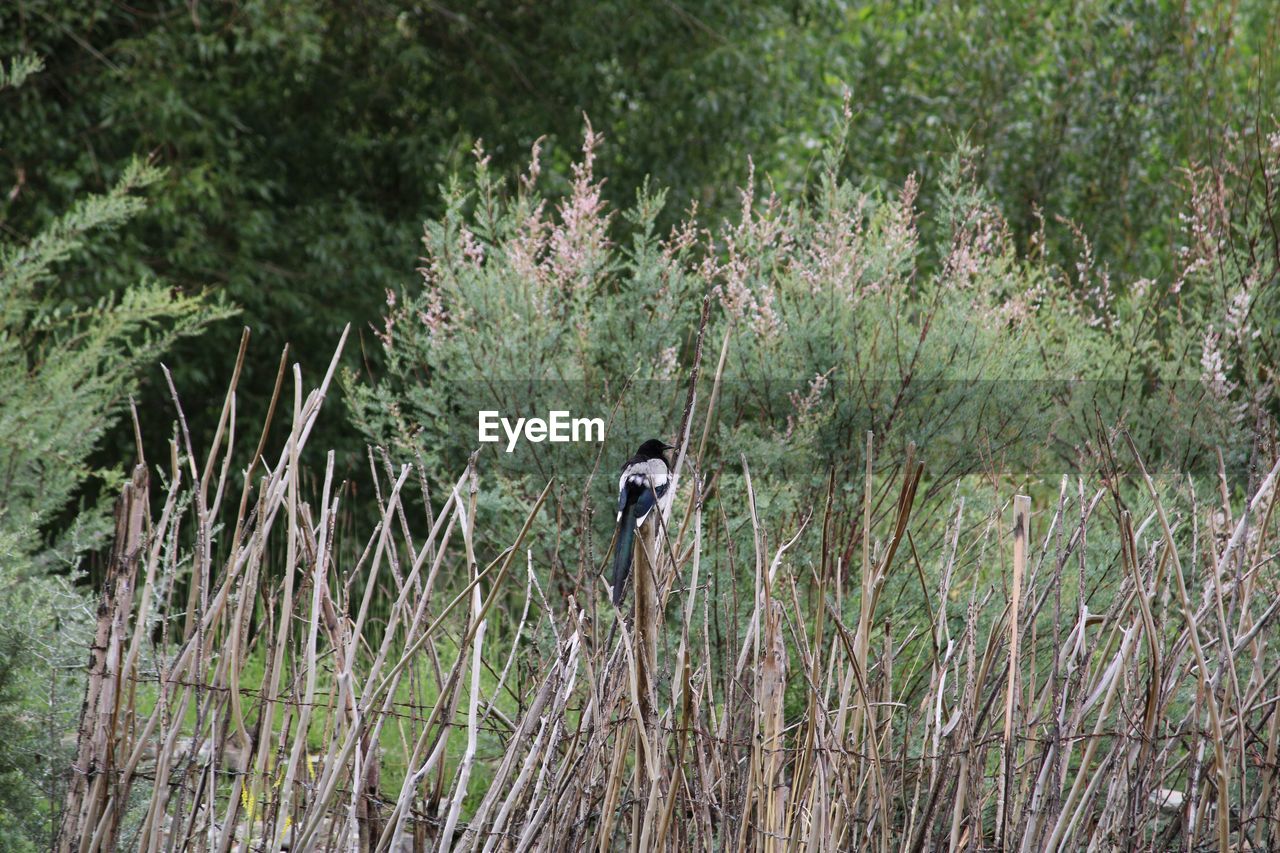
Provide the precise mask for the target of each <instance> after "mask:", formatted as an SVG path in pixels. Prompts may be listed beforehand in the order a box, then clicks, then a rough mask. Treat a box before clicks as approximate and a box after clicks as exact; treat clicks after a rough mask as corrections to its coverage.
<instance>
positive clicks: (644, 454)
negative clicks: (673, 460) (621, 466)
mask: <svg viewBox="0 0 1280 853" xmlns="http://www.w3.org/2000/svg"><path fill="white" fill-rule="evenodd" d="M674 448H675V445H674V444H667V443H666V442H665V441H662V440H661V439H657V438H651V439H649V440H648V441H646V442H645V443H644V444H642V445H640V449H639V450H637V451H636V457H637V458H639V459H664V460H665V459H666V456H665V455H664V454H665V453H666V452H667V451H668V450H673V449H674Z"/></svg>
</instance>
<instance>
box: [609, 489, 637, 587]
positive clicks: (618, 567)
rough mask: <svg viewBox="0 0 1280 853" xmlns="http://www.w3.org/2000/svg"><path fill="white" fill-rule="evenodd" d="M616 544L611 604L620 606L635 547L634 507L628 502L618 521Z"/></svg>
mask: <svg viewBox="0 0 1280 853" xmlns="http://www.w3.org/2000/svg"><path fill="white" fill-rule="evenodd" d="M617 539H618V541H617V544H616V545H615V547H614V549H613V603H614V604H615V605H617V606H619V607H621V606H622V594H623V592H625V591H626V588H627V573H628V572H630V571H631V552H632V550H634V549H635V545H636V505H635V504H634V503H632V502H630V501H628V502H627V505H626V507H624V508H623V510H622V517H621V518H619V519H618V536H617Z"/></svg>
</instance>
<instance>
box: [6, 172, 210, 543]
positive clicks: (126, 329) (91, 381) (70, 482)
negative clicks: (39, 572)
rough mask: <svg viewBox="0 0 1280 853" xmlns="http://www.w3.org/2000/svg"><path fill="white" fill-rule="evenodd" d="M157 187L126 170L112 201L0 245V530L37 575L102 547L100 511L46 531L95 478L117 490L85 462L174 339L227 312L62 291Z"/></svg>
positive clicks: (100, 200)
mask: <svg viewBox="0 0 1280 853" xmlns="http://www.w3.org/2000/svg"><path fill="white" fill-rule="evenodd" d="M160 178H161V172H159V171H158V170H156V169H155V168H154V167H151V166H148V165H146V164H144V163H141V162H139V161H134V162H133V163H132V164H131V165H130V166H129V167H128V168H127V169H126V170H125V172H124V174H123V176H122V177H121V180H120V181H119V182H118V183H117V184H116V185H115V186H114V187H113V188H112V189H111V191H110V192H108V193H106V194H104V195H91V196H88V197H86V198H85V199H83V200H81V201H80V202H78V203H77V204H76V205H74V206H73V207H72V208H71V210H70V211H68V212H67V213H66V214H64V215H63V216H61V217H59V218H58V219H56V220H55V221H54V222H52V223H51V224H50V225H49V226H48V227H47V228H45V229H44V230H43V231H41V232H40V233H39V234H38V235H36V236H35V237H34V238H33V239H31V240H30V241H28V242H26V243H24V244H6V245H0V294H2V295H3V310H2V311H0V383H3V386H4V387H5V389H6V394H5V397H4V399H3V400H2V401H0V526H2V527H3V528H4V529H6V530H8V531H10V532H11V533H12V534H13V535H15V536H17V537H18V540H17V547H19V548H21V550H22V551H23V552H24V553H26V554H27V555H28V557H29V559H31V560H32V561H34V563H36V564H38V565H39V566H41V567H42V568H52V567H55V565H58V564H61V565H71V564H73V563H74V560H75V558H76V556H77V555H79V554H81V553H83V552H85V551H86V550H89V549H91V548H95V547H101V545H102V542H103V535H104V533H105V528H104V524H105V521H106V518H105V512H103V511H101V508H95V509H91V510H89V511H85V512H77V513H75V514H74V515H73V516H72V518H74V521H73V522H72V523H71V524H69V525H67V524H62V525H59V529H58V530H57V531H51V522H53V521H54V520H55V519H56V518H58V517H59V516H60V514H63V513H65V512H66V511H67V510H68V508H69V507H68V504H69V502H70V501H71V500H72V499H74V498H76V497H77V496H78V495H80V494H82V489H83V487H84V486H85V484H86V482H87V481H89V480H91V479H93V478H98V479H101V480H103V485H104V486H105V489H104V491H105V493H106V494H107V495H113V494H114V493H115V491H116V486H117V485H118V484H119V482H120V480H119V478H120V476H121V473H120V471H119V469H113V470H108V471H102V472H99V471H95V470H93V468H92V466H91V464H90V457H91V455H92V453H93V452H94V450H95V448H96V447H97V445H98V443H99V441H100V440H101V439H102V436H103V435H104V434H105V433H106V432H107V430H108V429H110V427H111V426H112V424H113V423H114V422H115V420H116V419H117V418H118V417H119V416H120V414H122V412H123V411H124V408H125V405H126V403H127V401H128V400H129V398H130V396H131V395H132V394H134V393H136V389H137V386H138V379H139V377H140V376H141V375H142V374H143V373H144V372H146V371H150V370H152V369H154V365H155V363H156V361H157V360H158V358H159V357H160V355H161V354H162V353H163V352H165V351H166V350H167V349H169V348H170V347H171V346H172V345H173V343H174V342H175V341H177V340H179V339H180V338H183V337H187V336H190V335H192V334H194V333H195V332H197V331H198V330H199V329H200V328H201V327H202V326H204V325H205V324H206V323H208V322H209V321H211V320H213V319H216V318H220V317H225V316H227V315H228V312H227V311H226V309H223V308H214V309H212V310H211V309H210V308H209V307H208V306H207V305H206V302H205V300H204V299H203V298H202V297H197V296H184V295H181V294H175V293H173V292H171V291H170V290H169V289H168V288H167V287H165V286H163V285H161V284H159V283H158V282H154V281H143V282H141V283H139V284H137V285H134V286H132V287H129V288H126V289H125V290H123V291H122V292H120V293H119V294H114V295H107V296H101V297H98V298H96V299H94V300H92V301H85V300H84V299H75V298H73V297H72V296H70V295H68V294H67V293H65V292H64V291H63V289H62V288H61V287H60V286H59V285H60V283H61V280H60V278H59V276H58V267H59V266H60V265H62V264H65V263H66V262H67V261H68V259H70V258H72V257H74V256H75V255H76V254H77V253H78V252H81V251H83V250H84V248H85V245H86V243H87V242H88V241H89V238H90V236H91V235H92V234H93V233H94V232H99V233H100V232H103V231H109V230H110V229H113V228H117V227H119V226H120V225H121V224H122V223H124V222H125V221H127V220H128V219H129V218H131V217H132V216H135V215H136V214H137V213H138V212H139V211H140V210H141V209H142V204H143V203H142V200H141V198H139V197H138V196H137V195H135V194H134V193H135V192H136V191H137V190H139V189H141V188H144V187H146V186H148V185H150V184H153V183H155V182H156V181H157V180H159V179H160ZM64 520H65V519H64ZM50 532H53V534H54V536H53V538H52V539H51V540H49V541H44V540H45V534H46V533H50Z"/></svg>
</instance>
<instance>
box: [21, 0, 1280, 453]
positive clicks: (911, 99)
mask: <svg viewBox="0 0 1280 853" xmlns="http://www.w3.org/2000/svg"><path fill="white" fill-rule="evenodd" d="M1272 13H1273V9H1272V8H1271V4H1270V3H1269V2H1266V0H1245V2H1242V3H1239V4H1230V5H1229V4H1223V3H1220V2H1216V0H1197V2H1193V3H1189V4H1173V3H1167V2H1159V1H1158V0H1129V2H1118V3H1097V2H1089V3H1076V4H1061V3H1048V2H1036V3H1032V4H1027V3H1025V2H1023V0H1016V1H1015V0H996V1H995V2H986V3H977V4H954V3H950V4H948V3H926V4H905V5H904V4H901V3H893V2H879V1H878V0H877V2H867V3H856V4H845V3H836V2H830V0H803V2H799V3H789V4H776V3H769V2H750V3H732V4H726V3H716V2H709V0H706V1H704V0H699V2H692V3H679V4H653V3H647V2H634V0H612V1H611V2H604V3H601V2H595V0H590V2H587V0H555V2H547V3H542V2H539V3H532V2H515V3H512V2H497V0H478V2H473V3H468V4H464V5H463V6H450V5H448V4H444V5H442V4H425V5H424V4H416V3H408V2H404V0H368V2H362V3H359V4H351V3H345V2H342V3H340V2H333V0H289V2H284V3H264V2H257V0H253V2H241V3H234V4H204V5H201V6H197V7H192V6H190V5H189V4H185V3H178V2H174V0H157V2H154V3H149V4H147V3H144V4H142V6H137V5H136V4H135V5H128V4H125V5H121V4H103V3H100V2H97V0H72V2H51V1H50V0H21V2H18V3H12V4H7V5H5V6H4V7H3V8H0V56H3V55H10V54H37V55H40V56H43V57H45V59H46V62H47V65H48V70H47V72H46V73H45V74H42V75H39V76H38V77H37V78H36V79H35V80H34V81H32V82H31V84H30V85H28V86H26V87H24V88H23V89H21V90H15V91H12V92H6V93H5V94H4V95H3V96H0V139H3V144H4V149H5V156H4V158H0V186H3V187H4V188H5V197H4V200H3V201H0V219H2V220H3V221H4V224H5V226H6V228H8V229H10V230H12V231H14V232H17V233H19V234H24V235H30V234H34V233H36V232H38V231H39V230H40V228H41V227H42V226H43V225H45V224H47V223H48V222H50V221H52V220H53V219H54V218H56V217H57V216H59V215H60V213H61V211H63V210H65V209H67V208H68V207H69V206H70V205H71V204H72V203H73V201H74V200H75V199H76V198H78V197H80V196H81V195H83V194H84V193H85V192H100V193H101V192H105V191H107V189H108V188H109V187H111V186H112V185H114V183H115V182H116V181H117V180H118V179H119V177H120V173H119V170H118V167H117V165H116V164H120V163H124V162H126V161H127V160H128V158H130V157H132V156H135V155H138V154H142V153H146V152H154V153H155V154H156V156H157V157H158V158H159V161H160V162H161V163H162V164H163V165H164V166H165V167H166V168H167V172H166V177H165V178H164V179H163V183H162V185H161V186H158V187H157V188H156V190H155V192H154V193H153V199H154V203H153V205H152V207H151V209H150V210H149V211H148V212H147V213H146V214H144V215H142V216H139V217H138V218H137V219H136V220H135V221H134V222H133V223H132V224H131V225H130V226H128V227H127V228H124V229H121V230H120V231H119V232H117V233H116V234H114V235H113V236H112V237H111V238H110V239H104V240H101V241H99V242H98V243H96V244H95V245H94V246H93V247H91V249H90V250H89V251H88V252H86V253H85V254H84V255H82V256H81V260H80V261H79V262H78V263H76V265H75V267H74V273H75V274H74V275H73V276H69V278H70V279H71V281H69V282H68V287H69V288H73V291H71V292H74V293H75V295H76V296H77V297H83V298H87V299H90V300H93V299H97V298H101V297H103V296H107V295H112V294H117V295H118V294H119V293H120V292H122V291H123V290H124V289H125V288H126V287H128V286H131V285H132V284H133V283H135V282H136V281H138V280H139V279H140V278H143V277H144V276H146V275H154V276H156V277H158V278H161V279H163V280H164V281H166V282H168V283H170V284H171V285H172V286H175V287H177V288H179V289H181V290H183V291H184V292H198V291H201V290H204V289H205V288H213V289H215V290H216V291H217V292H219V293H221V294H224V295H225V296H227V297H228V299H229V300H230V301H231V302H233V303H235V304H236V305H238V306H240V307H242V308H243V310H244V315H245V319H246V323H247V324H248V325H249V326H251V327H252V329H253V331H254V334H255V340H256V345H255V351H256V352H262V351H265V352H275V351H278V349H279V348H280V347H281V346H283V345H284V344H285V343H286V342H289V343H291V344H292V345H293V352H294V355H293V358H295V359H297V360H299V361H301V362H302V364H303V367H304V369H308V371H309V372H311V370H312V369H314V368H316V367H317V366H318V365H321V364H323V362H324V360H325V359H326V358H327V357H328V354H329V352H330V351H331V347H332V344H333V341H334V340H335V338H336V336H337V334H338V332H339V331H340V330H341V328H342V327H343V326H344V325H345V324H346V323H347V322H349V321H350V322H353V323H354V324H355V327H356V328H357V329H358V330H363V329H365V328H367V325H368V324H369V323H371V322H376V318H377V315H378V311H379V306H380V302H381V299H382V295H383V293H384V292H385V290H386V289H388V288H397V287H399V286H402V285H403V284H404V282H405V281H406V279H408V278H409V277H410V276H411V272H410V271H411V269H412V267H413V265H414V253H413V252H412V249H411V246H412V240H413V236H414V233H415V231H416V229H417V223H418V222H419V221H421V220H422V219H423V218H424V217H427V218H432V219H435V218H437V217H440V216H442V215H443V214H444V212H445V210H446V208H447V206H448V204H449V199H448V197H447V194H446V192H442V191H440V187H442V186H445V187H447V182H448V176H449V175H450V174H452V173H453V172H455V171H456V170H457V169H458V168H459V167H460V166H461V165H462V163H463V159H464V157H465V153H466V151H467V150H468V149H469V147H470V146H471V143H472V140H474V139H476V138H481V139H483V140H485V144H486V150H487V151H488V152H489V153H490V156H492V157H493V166H494V168H495V169H497V170H500V171H503V172H506V171H510V170H513V169H515V168H516V167H517V165H518V163H519V162H520V160H521V158H523V157H524V155H525V152H527V151H528V149H529V147H530V146H531V145H532V143H533V142H534V140H535V139H539V138H544V139H545V143H544V149H545V150H546V152H547V159H548V166H549V169H548V178H549V180H548V181H547V186H546V187H545V188H544V190H545V192H546V193H547V194H548V196H550V197H552V198H555V197H559V196H561V195H563V194H565V193H567V192H569V191H570V187H569V180H570V178H569V172H568V166H569V163H570V162H571V160H572V156H573V154H572V150H573V147H574V145H573V140H574V139H575V137H576V135H577V133H578V129H579V127H580V124H581V120H582V115H583V114H584V113H586V114H587V115H589V116H590V117H591V119H592V121H593V122H594V123H595V126H596V127H597V128H600V129H601V130H602V131H603V132H604V133H605V134H607V136H608V138H609V139H610V141H611V145H610V146H609V147H608V148H606V149H604V150H602V151H601V153H600V158H601V159H600V162H599V164H598V165H599V168H600V171H601V172H602V173H604V174H608V175H609V176H610V181H609V183H608V184H606V185H605V187H604V190H603V193H604V197H605V198H606V200H607V201H609V203H610V204H611V205H612V206H613V208H614V209H622V208H625V207H627V206H628V205H629V204H630V201H631V198H632V197H633V196H634V193H635V191H636V189H637V188H639V187H641V186H642V185H643V183H644V181H645V178H646V177H651V178H652V179H653V181H654V183H655V185H657V186H662V187H664V188H665V189H666V204H665V205H663V207H662V208H661V209H660V211H659V213H658V214H657V219H656V224H657V226H658V227H659V229H660V230H665V229H666V228H667V227H668V226H670V225H672V224H674V223H676V222H678V221H680V220H681V219H682V218H683V217H684V215H685V213H686V212H687V211H688V210H689V208H690V206H691V205H693V204H697V205H698V209H699V210H700V211H701V212H702V215H703V217H704V218H705V219H706V221H712V222H714V221H715V220H716V219H717V218H718V217H719V216H722V215H725V214H729V213H731V212H732V210H733V209H734V207H735V206H736V196H735V194H734V192H733V189H732V188H733V187H734V186H736V185H737V184H738V183H740V182H741V180H742V176H743V174H744V172H745V170H746V164H747V160H748V158H749V157H750V158H754V162H755V164H756V166H757V168H758V170H759V173H760V174H761V175H767V176H768V178H769V180H770V181H771V182H772V184H773V185H774V186H775V187H777V188H778V189H779V191H780V192H783V193H784V194H785V195H786V196H787V197H788V198H795V197H797V196H798V195H799V194H800V193H802V192H803V191H805V188H806V187H812V186H816V183H817V182H816V180H814V179H813V178H814V173H815V171H819V170H820V169H821V168H822V167H821V164H820V156H819V155H820V151H821V149H822V147H823V140H824V139H826V138H827V137H828V136H829V134H830V132H831V130H832V129H833V128H834V127H835V126H836V125H838V124H839V123H840V115H839V104H840V100H841V93H842V90H843V87H844V86H845V85H847V86H848V88H849V90H850V91H851V92H852V107H853V109H854V121H853V122H852V124H851V127H850V130H849V137H848V144H847V147H846V148H847V153H846V156H845V158H844V160H843V161H842V162H841V164H840V172H841V174H842V176H844V177H846V178H849V179H851V180H852V182H853V183H854V184H855V185H857V186H864V185H866V186H868V187H871V188H875V189H877V190H878V191H880V192H892V188H894V187H899V186H902V185H903V184H904V183H905V182H906V180H907V178H908V176H909V175H911V174H912V173H915V174H917V175H918V176H919V178H920V183H921V193H922V195H921V198H920V203H921V206H922V207H923V208H925V209H930V210H932V209H935V208H936V207H937V206H938V204H939V203H940V202H941V199H940V198H938V197H937V196H935V195H934V194H935V193H936V192H938V191H939V190H940V188H941V186H942V182H941V181H940V180H939V174H938V173H937V171H936V168H937V165H938V164H940V163H941V162H943V161H944V160H945V159H946V157H947V156H949V155H950V154H952V153H953V152H954V151H955V148H956V144H957V140H958V139H961V138H967V139H968V140H969V141H970V142H971V143H972V144H973V145H974V146H975V148H976V149H977V150H979V151H981V152H982V157H981V159H980V160H979V161H978V162H977V163H976V164H975V168H976V171H975V178H976V179H977V181H978V182H979V183H980V184H981V185H982V186H983V187H984V188H985V189H986V190H987V192H988V193H989V196H990V197H991V199H992V200H993V202H994V203H995V205H996V206H997V207H998V208H999V209H1000V210H1001V212H1002V215H1003V216H1004V218H1005V221H1006V222H1007V223H1008V225H1009V229H1010V232H1011V236H1012V239H1013V241H1014V244H1015V245H1016V246H1017V247H1018V248H1019V250H1020V251H1026V250H1027V248H1028V245H1029V244H1030V242H1031V241H1032V239H1033V238H1035V237H1037V235H1041V221H1040V215H1041V213H1040V212H1041V211H1042V210H1043V211H1050V212H1051V213H1052V214H1056V215H1057V216H1061V217H1062V218H1063V221H1059V220H1058V219H1057V218H1056V217H1055V216H1053V215H1050V216H1047V217H1046V221H1045V222H1044V228H1043V234H1042V235H1041V236H1042V238H1043V239H1042V242H1041V244H1040V245H1039V246H1038V248H1037V249H1036V250H1038V251H1042V252H1045V253H1046V254H1047V256H1048V258H1049V259H1050V261H1051V262H1053V263H1056V264H1060V265H1065V264H1067V263H1070V262H1072V261H1073V259H1074V258H1075V257H1076V255H1077V253H1078V240H1077V237H1076V234H1075V233H1074V232H1073V230H1072V227H1071V225H1070V224H1069V223H1072V222H1074V223H1077V224H1078V225H1079V227H1080V229H1081V232H1082V233H1083V234H1085V235H1087V236H1088V237H1089V239H1090V240H1091V241H1092V243H1093V245H1094V247H1095V253H1096V255H1097V256H1098V257H1100V258H1105V259H1106V260H1107V262H1108V263H1109V264H1110V266H1111V268H1112V270H1113V271H1114V272H1115V274H1116V275H1117V276H1120V275H1123V276H1127V277H1130V278H1137V277H1141V276H1147V277H1155V276H1158V275H1161V274H1167V273H1168V272H1169V271H1170V270H1171V269H1172V268H1173V267H1174V266H1175V263H1176V255H1177V245H1178V244H1177V242H1176V241H1175V239H1174V235H1175V234H1176V233H1177V230H1178V225H1179V223H1178V220H1177V216H1178V214H1179V212H1180V210H1181V209H1182V203H1183V201H1184V196H1185V187H1184V186H1183V185H1182V183H1181V182H1180V181H1179V180H1178V178H1179V174H1180V173H1179V170H1180V169H1181V168H1183V167H1185V166H1188V165H1190V164H1193V163H1204V162H1211V161H1213V160H1214V159H1215V158H1216V156H1217V155H1218V153H1219V151H1220V148H1221V145H1222V140H1223V138H1224V133H1223V131H1224V130H1228V129H1229V130H1231V131H1233V132H1236V133H1239V134H1240V135H1242V136H1243V137H1246V138H1248V137H1249V136H1250V135H1251V134H1252V133H1253V132H1254V131H1256V130H1258V128H1257V127H1255V126H1254V122H1253V121H1252V110H1253V105H1255V104H1258V103H1273V102H1275V100H1276V95H1277V91H1276V85H1277V80H1278V79H1280V75H1277V73H1276V71H1277V63H1276V57H1275V55H1274V51H1273V49H1272V47H1271V45H1270V40H1269V36H1268V33H1270V32H1271V30H1270V28H1269V24H1270V21H1271V16H1272ZM1261 130H1262V132H1264V133H1265V132H1266V128H1265V127H1263V128H1261ZM922 227H923V228H924V229H925V233H924V234H923V235H922V236H923V238H924V239H923V245H924V246H925V247H926V248H927V249H929V250H930V251H932V247H933V246H935V245H938V244H940V243H941V242H943V241H944V240H945V238H946V236H947V234H946V232H945V230H944V224H943V223H942V222H941V220H938V219H936V218H931V219H928V220H925V221H924V222H923V223H922ZM940 262H941V257H939V256H935V255H933V254H926V255H924V257H923V258H922V264H923V267H924V268H925V269H929V270H932V268H933V266H934V265H936V264H937V263H940ZM237 337H238V329H234V328H231V327H230V326H228V327H225V328H219V329H214V330H213V331H212V334H211V337H209V338H207V339H206V340H205V341H203V342H202V343H201V344H200V345H198V346H197V345H195V344H191V343H188V344H185V345H181V344H180V345H179V349H178V350H177V352H178V354H179V356H180V357H178V358H176V359H175V362H176V364H177V368H176V369H177V384H178V386H179V387H180V388H182V389H183V390H184V391H185V392H187V393H191V394H196V395H200V394H207V393H214V392H215V390H216V389H220V388H221V387H222V383H223V382H224V381H225V371H224V369H223V367H222V365H223V364H224V362H225V361H227V359H228V358H229V355H230V353H232V352H234V351H235V345H236V339H237ZM354 349H355V348H353V350H354ZM378 353H379V349H378V347H376V345H374V344H373V342H372V341H367V342H366V346H365V347H364V349H363V351H362V357H363V358H364V359H365V360H366V361H365V363H364V364H363V367H364V368H365V369H367V370H368V371H369V372H370V373H372V374H376V373H377V371H378V370H379V367H380V365H379V363H378V361H377V355H378ZM274 366H275V362H274V360H273V359H272V358H270V357H268V358H263V359H251V360H250V361H249V363H248V364H247V365H246V373H245V375H244V377H243V378H242V382H241V386H240V387H241V400H240V403H241V407H242V409H243V410H244V412H245V413H246V415H248V416H251V417H255V418H256V417H258V416H261V414H262V413H263V412H264V410H265V408H266V404H267V400H268V397H269V393H270V390H271V384H272V379H273V377H274ZM141 393H142V394H143V395H144V396H143V400H144V402H145V405H143V406H142V418H143V420H144V426H145V427H146V429H145V432H146V433H147V434H149V435H152V436H163V435H165V434H166V431H167V420H166V419H167V415H163V414H157V415H155V416H153V415H152V414H151V412H152V411H156V412H162V411H163V408H164V407H163V406H162V405H160V404H159V403H160V401H162V400H163V399H164V396H165V394H164V389H163V388H162V387H160V386H159V385H158V384H149V385H148V384H144V386H143V388H142V390H141ZM193 428H195V429H196V432H197V435H196V441H197V444H201V443H202V442H201V440H200V432H201V425H200V424H199V423H197V424H193ZM211 428H212V427H211V426H209V425H205V426H204V429H206V430H207V429H211ZM320 428H321V430H322V431H323V433H322V435H321V438H322V443H324V444H326V445H328V444H335V443H336V444H338V445H340V447H342V448H344V449H345V450H346V454H345V457H346V458H347V460H348V462H349V461H350V460H351V459H352V458H357V459H358V458H359V457H360V456H361V455H362V454H361V453H360V451H359V441H358V440H353V437H352V436H351V434H350V431H349V430H347V429H346V428H345V427H344V426H342V425H341V424H340V423H339V422H336V421H333V420H328V421H325V422H322V423H321V424H320ZM111 440H112V441H113V442H114V444H115V445H116V446H118V447H126V446H128V444H129V443H130V441H131V438H130V436H129V435H128V434H127V432H126V431H123V430H122V431H119V432H117V433H116V434H114V435H113V437H112V439H111ZM340 465H342V463H341V462H340ZM343 467H347V466H343Z"/></svg>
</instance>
